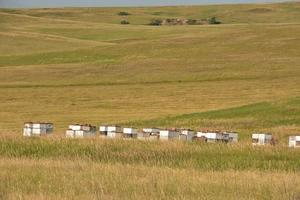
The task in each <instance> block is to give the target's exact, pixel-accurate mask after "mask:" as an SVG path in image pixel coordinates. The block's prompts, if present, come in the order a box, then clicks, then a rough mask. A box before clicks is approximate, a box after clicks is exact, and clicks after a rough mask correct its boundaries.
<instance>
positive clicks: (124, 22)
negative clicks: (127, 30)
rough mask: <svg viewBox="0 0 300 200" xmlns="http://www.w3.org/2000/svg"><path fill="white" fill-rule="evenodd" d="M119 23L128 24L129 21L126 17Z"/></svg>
mask: <svg viewBox="0 0 300 200" xmlns="http://www.w3.org/2000/svg"><path fill="white" fill-rule="evenodd" d="M120 24H130V22H129V21H128V20H126V19H123V20H121V22H120Z"/></svg>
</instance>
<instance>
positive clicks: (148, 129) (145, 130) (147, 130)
mask: <svg viewBox="0 0 300 200" xmlns="http://www.w3.org/2000/svg"><path fill="white" fill-rule="evenodd" d="M159 131H160V129H158V128H143V132H144V133H159Z"/></svg>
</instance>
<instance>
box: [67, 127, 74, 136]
mask: <svg viewBox="0 0 300 200" xmlns="http://www.w3.org/2000/svg"><path fill="white" fill-rule="evenodd" d="M66 137H67V138H74V137H75V131H73V130H71V129H68V130H66Z"/></svg>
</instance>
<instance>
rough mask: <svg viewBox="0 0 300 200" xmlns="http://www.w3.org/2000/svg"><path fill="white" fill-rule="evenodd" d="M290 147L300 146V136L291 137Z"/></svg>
mask: <svg viewBox="0 0 300 200" xmlns="http://www.w3.org/2000/svg"><path fill="white" fill-rule="evenodd" d="M289 147H294V148H299V147H300V136H290V137H289Z"/></svg>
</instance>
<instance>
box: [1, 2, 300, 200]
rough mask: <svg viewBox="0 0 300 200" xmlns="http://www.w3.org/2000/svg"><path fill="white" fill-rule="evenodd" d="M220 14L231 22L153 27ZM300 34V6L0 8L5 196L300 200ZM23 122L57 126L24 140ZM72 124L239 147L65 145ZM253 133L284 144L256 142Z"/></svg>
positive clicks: (99, 141)
mask: <svg viewBox="0 0 300 200" xmlns="http://www.w3.org/2000/svg"><path fill="white" fill-rule="evenodd" d="M121 11H123V12H128V13H130V15H129V16H119V15H118V13H119V12H121ZM213 16H216V17H217V19H218V20H220V21H221V22H222V24H219V25H193V26H192V25H190V26H149V25H146V24H148V23H149V21H150V20H151V19H153V18H160V19H165V18H185V19H190V18H191V19H203V18H204V19H206V18H210V17H213ZM122 19H128V20H129V21H130V24H129V25H121V24H120V21H121V20H122ZM299 36H300V3H299V2H294V3H281V4H249V5H217V6H178V7H149V8H60V9H59V8H56V9H16V10H12V9H0V169H1V170H0V199H220V200H221V199H239V200H242V199H245V200H246V199H247V200H250V199H278V200H281V199H293V200H298V199H299V197H300V174H299V169H300V164H299V159H298V157H299V149H288V148H287V147H286V144H287V137H288V136H289V135H294V134H296V133H300V99H299V97H300V88H299V85H300V78H299V77H300V65H299V63H300V37H299ZM25 121H48V122H53V123H54V125H55V131H54V135H53V136H51V137H45V138H30V139H29V138H26V139H24V138H23V137H22V134H21V130H22V127H23V123H24V122H25ZM71 123H91V124H93V125H100V124H108V123H112V124H121V125H128V126H129V125H130V126H136V127H138V128H142V127H145V126H158V127H161V128H165V127H178V128H193V129H197V130H198V129H199V130H203V129H214V130H215V129H219V130H236V131H238V132H239V133H240V135H239V138H240V142H239V143H238V144H236V145H225V144H203V143H198V142H191V143H183V142H171V141H170V142H165V143H164V142H143V141H137V140H132V141H127V140H103V139H100V138H99V137H97V138H93V139H83V140H67V139H65V138H64V136H65V135H64V134H65V129H66V128H67V127H68V125H69V124H71ZM253 131H266V132H272V133H273V134H274V136H275V137H276V139H278V140H279V144H278V146H275V147H262V148H259V147H258V148H255V147H252V145H251V144H250V143H251V139H250V134H251V133H252V132H253Z"/></svg>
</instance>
